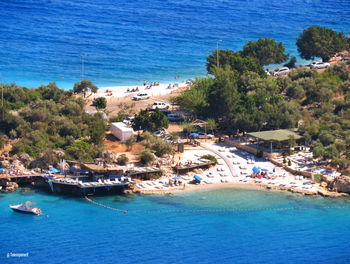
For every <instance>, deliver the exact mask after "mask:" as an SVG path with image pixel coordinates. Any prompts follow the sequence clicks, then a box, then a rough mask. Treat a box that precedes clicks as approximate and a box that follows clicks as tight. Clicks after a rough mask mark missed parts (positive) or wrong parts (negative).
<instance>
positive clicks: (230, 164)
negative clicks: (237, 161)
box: [201, 145, 239, 177]
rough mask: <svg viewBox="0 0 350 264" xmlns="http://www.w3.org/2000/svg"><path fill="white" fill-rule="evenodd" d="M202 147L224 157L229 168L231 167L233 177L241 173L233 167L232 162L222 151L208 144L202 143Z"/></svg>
mask: <svg viewBox="0 0 350 264" xmlns="http://www.w3.org/2000/svg"><path fill="white" fill-rule="evenodd" d="M201 147H202V148H203V149H205V150H208V151H211V152H213V153H214V154H216V155H218V156H219V157H220V158H222V159H223V160H224V161H225V163H226V164H227V166H228V168H229V169H230V172H231V176H232V177H237V176H239V174H238V173H237V171H236V170H235V168H234V167H233V164H232V162H231V161H230V160H229V159H228V158H227V157H226V156H225V155H224V154H222V153H220V152H219V151H216V150H215V149H212V148H211V147H209V146H207V145H201Z"/></svg>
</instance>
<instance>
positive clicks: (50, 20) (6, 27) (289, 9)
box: [0, 0, 350, 88]
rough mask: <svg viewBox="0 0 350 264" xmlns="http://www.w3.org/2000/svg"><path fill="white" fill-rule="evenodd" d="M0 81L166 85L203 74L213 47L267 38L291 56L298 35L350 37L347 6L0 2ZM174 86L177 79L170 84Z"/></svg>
mask: <svg viewBox="0 0 350 264" xmlns="http://www.w3.org/2000/svg"><path fill="white" fill-rule="evenodd" d="M0 13H1V16H0V32H1V34H0V82H6V83H12V82H16V83H18V84H20V85H26V86H33V87H37V86H39V85H40V84H47V83H48V82H52V81H56V82H57V83H58V85H59V86H60V87H62V88H72V85H73V84H74V83H75V82H77V81H79V80H80V78H81V54H83V57H84V61H85V63H84V66H85V67H84V68H85V69H84V74H85V77H87V78H89V79H91V80H93V81H94V82H95V83H96V84H97V85H99V86H116V85H130V84H133V85H135V84H141V83H142V81H143V80H148V81H153V82H154V81H156V82H167V81H175V79H174V77H177V76H180V77H181V78H180V79H186V78H189V77H191V78H193V77H195V76H202V75H205V74H206V71H205V58H206V57H207V56H208V55H209V54H210V53H211V52H212V50H214V49H216V43H217V40H222V42H221V43H220V48H221V49H233V50H239V49H241V48H242V46H243V45H244V43H245V42H246V41H248V40H256V39H257V38H259V37H271V38H275V39H276V40H277V41H282V42H283V43H284V44H285V46H286V49H287V52H288V53H290V54H293V55H297V49H296V47H295V41H296V38H297V36H298V35H299V34H300V33H301V32H302V30H303V29H305V28H307V27H309V26H311V25H320V26H326V27H329V28H332V29H334V30H337V31H342V32H344V33H346V34H347V33H348V32H349V31H350V19H349V16H350V1H348V0H230V1H228V0H201V1H198V0H133V1H130V0H119V1H112V0H99V1H93V0H75V1H71V0H51V1H46V0H35V1H34V0H7V1H4V0H3V1H0ZM176 80H178V79H176Z"/></svg>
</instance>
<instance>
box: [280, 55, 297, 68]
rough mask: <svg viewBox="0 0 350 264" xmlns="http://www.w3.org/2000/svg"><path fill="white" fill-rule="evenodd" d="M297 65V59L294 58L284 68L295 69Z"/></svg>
mask: <svg viewBox="0 0 350 264" xmlns="http://www.w3.org/2000/svg"><path fill="white" fill-rule="evenodd" d="M296 63H297V58H296V57H294V56H292V57H291V58H290V59H289V61H288V62H287V63H286V64H284V65H283V66H284V67H288V68H289V69H292V68H295V64H296Z"/></svg>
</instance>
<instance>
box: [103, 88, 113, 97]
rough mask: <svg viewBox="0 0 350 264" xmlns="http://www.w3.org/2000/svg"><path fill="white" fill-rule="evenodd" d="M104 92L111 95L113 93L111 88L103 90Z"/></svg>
mask: <svg viewBox="0 0 350 264" xmlns="http://www.w3.org/2000/svg"><path fill="white" fill-rule="evenodd" d="M105 94H106V96H112V95H113V92H112V90H108V89H107V90H106V91H105Z"/></svg>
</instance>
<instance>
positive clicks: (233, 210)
mask: <svg viewBox="0 0 350 264" xmlns="http://www.w3.org/2000/svg"><path fill="white" fill-rule="evenodd" d="M85 199H86V200H87V201H89V202H91V203H93V204H95V205H98V206H100V207H103V208H106V209H110V210H113V211H117V212H123V213H124V214H126V213H128V211H126V210H121V209H118V208H115V207H112V206H107V205H104V204H101V203H98V202H96V201H94V200H92V199H90V198H88V197H86V196H85ZM310 209H314V208H310V207H298V206H294V207H279V208H278V207H277V208H276V207H264V208H221V209H177V210H176V209H170V210H135V211H133V213H146V214H157V213H158V214H159V213H249V212H259V211H260V212H261V211H292V210H310ZM316 209H350V206H322V207H317V208H316Z"/></svg>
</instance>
